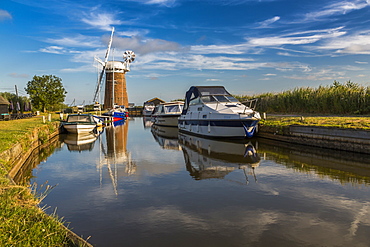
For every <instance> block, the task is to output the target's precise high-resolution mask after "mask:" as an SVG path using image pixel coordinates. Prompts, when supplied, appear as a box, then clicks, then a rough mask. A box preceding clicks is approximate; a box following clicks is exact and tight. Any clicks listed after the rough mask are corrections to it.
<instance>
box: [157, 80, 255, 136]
mask: <svg viewBox="0 0 370 247" xmlns="http://www.w3.org/2000/svg"><path fill="white" fill-rule="evenodd" d="M260 120H261V116H260V114H259V112H257V111H254V109H252V108H250V107H248V106H246V105H244V104H242V103H241V102H239V101H238V100H237V99H236V98H235V97H233V96H232V95H231V94H230V93H229V92H228V91H226V89H225V88H224V87H223V86H192V87H191V88H190V89H189V90H188V91H187V92H186V94H185V102H181V101H175V102H166V103H161V104H159V105H157V106H156V108H155V109H154V111H153V113H152V122H153V125H158V126H172V127H178V129H179V131H180V132H184V133H188V134H192V135H198V136H205V137H211V138H250V137H253V136H254V135H255V134H256V133H257V132H258V123H259V121H260Z"/></svg>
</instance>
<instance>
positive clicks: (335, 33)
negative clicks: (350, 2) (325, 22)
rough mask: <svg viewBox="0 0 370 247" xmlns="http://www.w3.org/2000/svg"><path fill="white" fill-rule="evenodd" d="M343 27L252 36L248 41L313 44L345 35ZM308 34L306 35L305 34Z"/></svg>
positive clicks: (260, 43) (277, 44)
mask: <svg viewBox="0 0 370 247" xmlns="http://www.w3.org/2000/svg"><path fill="white" fill-rule="evenodd" d="M341 29H342V27H341V28H334V29H325V30H312V31H308V32H302V33H290V34H287V35H281V36H273V37H263V38H250V39H248V43H249V44H251V45H253V46H281V45H304V44H312V43H315V42H318V41H320V40H323V39H329V38H337V37H340V36H342V35H345V34H346V32H345V31H341ZM305 34H306V35H305Z"/></svg>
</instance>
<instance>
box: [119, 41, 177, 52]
mask: <svg viewBox="0 0 370 247" xmlns="http://www.w3.org/2000/svg"><path fill="white" fill-rule="evenodd" d="M113 47H116V48H120V49H124V50H133V51H134V52H135V53H137V54H140V55H145V54H149V53H155V52H164V51H167V52H171V51H179V50H181V49H183V48H182V47H181V45H180V44H178V43H176V42H171V41H166V40H162V39H142V38H140V37H132V38H121V37H115V38H114V39H113Z"/></svg>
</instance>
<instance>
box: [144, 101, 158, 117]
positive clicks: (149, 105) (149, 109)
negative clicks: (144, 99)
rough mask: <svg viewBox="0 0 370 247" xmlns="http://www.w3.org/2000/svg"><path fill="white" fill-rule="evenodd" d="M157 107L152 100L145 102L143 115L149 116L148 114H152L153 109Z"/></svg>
mask: <svg viewBox="0 0 370 247" xmlns="http://www.w3.org/2000/svg"><path fill="white" fill-rule="evenodd" d="M154 109H155V105H154V104H153V103H151V102H149V103H144V106H143V116H144V117H147V116H151V115H152V113H153V111H154Z"/></svg>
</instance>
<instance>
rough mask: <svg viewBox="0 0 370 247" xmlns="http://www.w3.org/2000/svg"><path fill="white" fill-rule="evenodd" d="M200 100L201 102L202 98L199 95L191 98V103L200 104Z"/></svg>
mask: <svg viewBox="0 0 370 247" xmlns="http://www.w3.org/2000/svg"><path fill="white" fill-rule="evenodd" d="M200 102H201V101H200V98H199V97H197V98H195V99H192V100H190V102H189V105H196V104H199V103H200Z"/></svg>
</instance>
